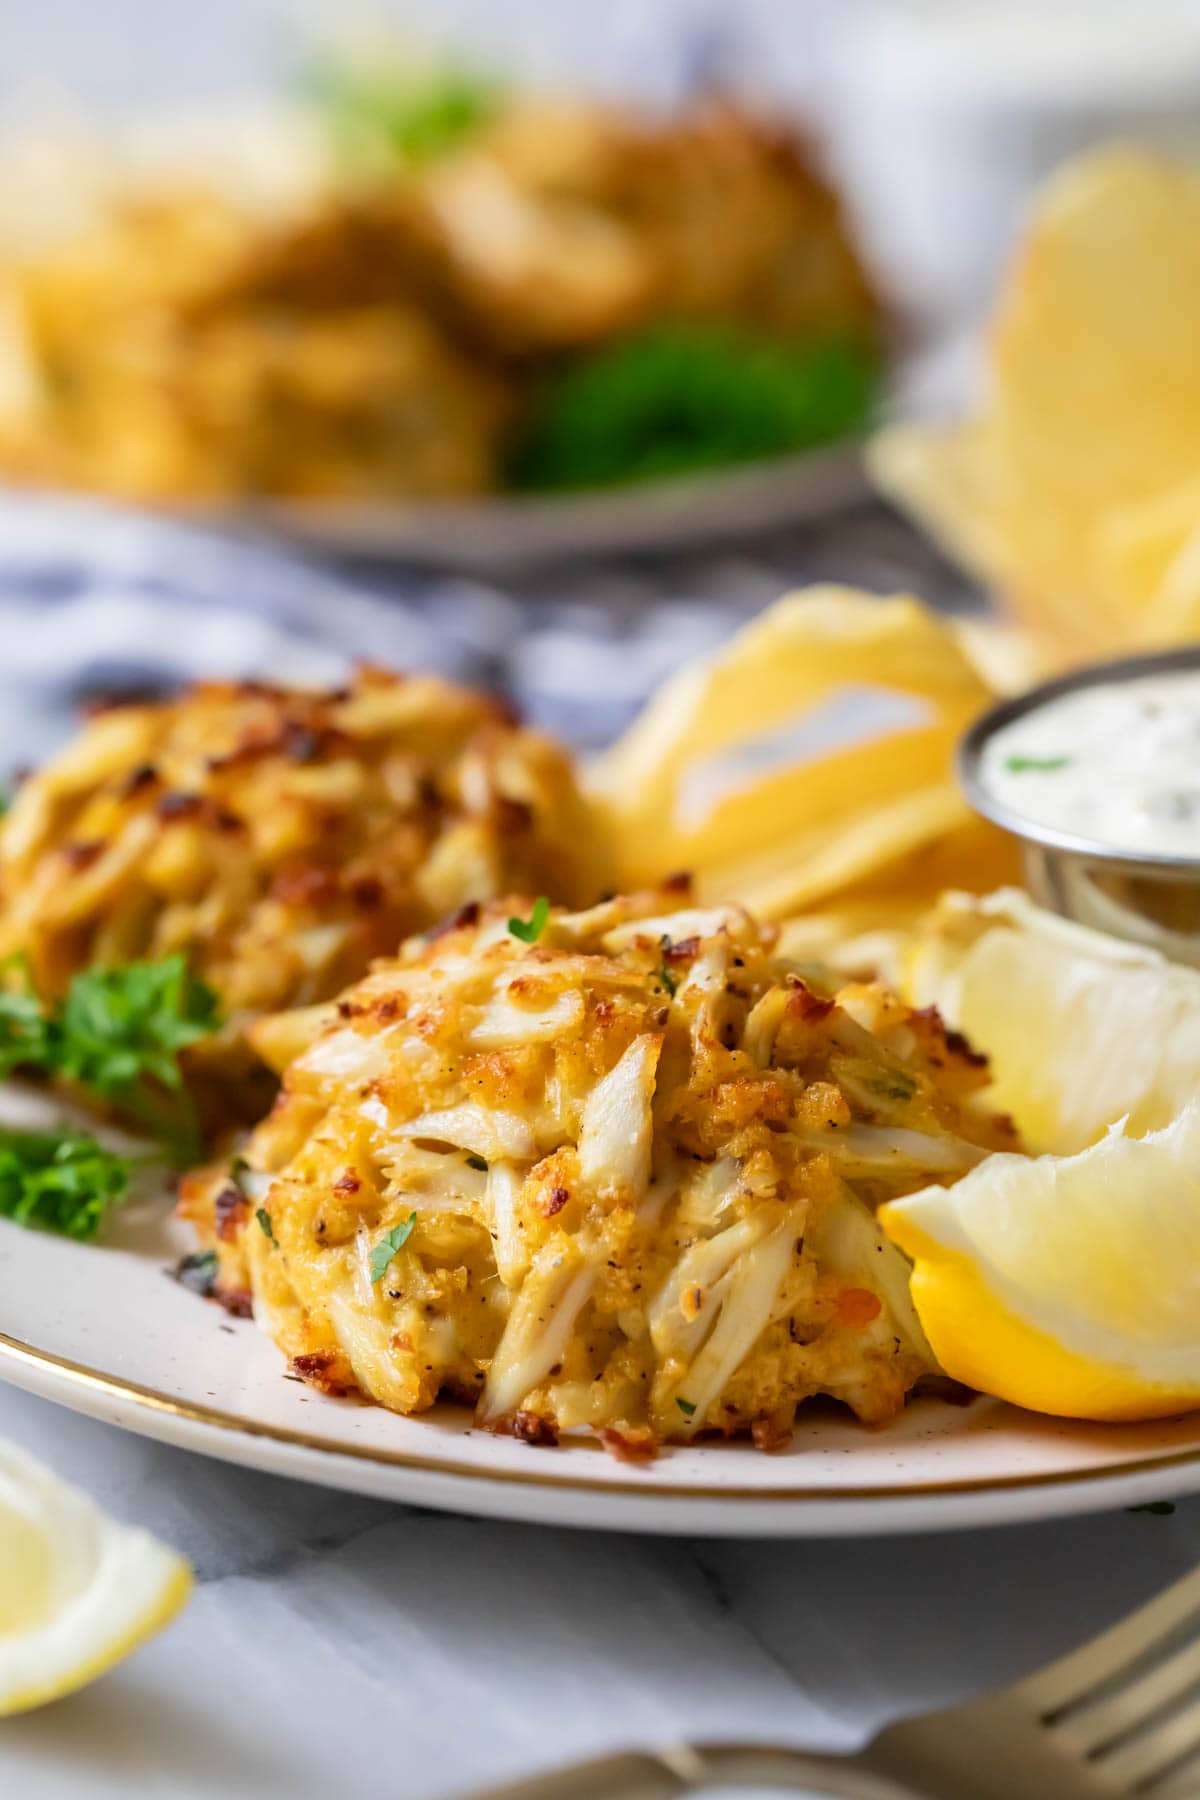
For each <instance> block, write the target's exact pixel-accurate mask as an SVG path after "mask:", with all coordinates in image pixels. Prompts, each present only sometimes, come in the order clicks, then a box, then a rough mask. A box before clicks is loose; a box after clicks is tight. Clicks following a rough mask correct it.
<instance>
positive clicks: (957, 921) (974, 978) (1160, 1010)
mask: <svg viewBox="0 0 1200 1800" xmlns="http://www.w3.org/2000/svg"><path fill="white" fill-rule="evenodd" d="M900 966H901V986H902V987H903V989H904V991H905V996H906V998H907V999H908V1000H909V1001H910V1002H911V1003H912V1004H913V1005H915V1006H929V1005H936V1006H937V1007H938V1008H939V1010H940V1011H941V1013H942V1015H943V1017H944V1018H945V1019H946V1021H947V1023H948V1024H950V1025H953V1026H955V1027H956V1028H957V1029H958V1030H959V1031H963V1032H965V1033H966V1035H967V1037H968V1038H969V1039H970V1040H971V1042H972V1044H974V1045H975V1046H976V1047H977V1048H978V1049H980V1050H984V1051H986V1052H987V1056H988V1060H989V1063H990V1067H991V1075H992V1084H993V1085H992V1086H991V1087H990V1088H989V1089H988V1091H987V1094H986V1096H985V1099H986V1103H987V1104H988V1105H989V1106H992V1107H995V1108H996V1109H997V1110H999V1111H1001V1112H1010V1113H1011V1114H1012V1115H1013V1118H1014V1119H1015V1120H1016V1123H1017V1126H1018V1128H1019V1129H1020V1132H1021V1135H1022V1137H1023V1139H1024V1141H1025V1142H1026V1143H1027V1144H1028V1145H1029V1146H1030V1147H1031V1148H1032V1149H1034V1150H1054V1151H1060V1152H1063V1153H1066V1154H1069V1153H1072V1152H1074V1151H1076V1150H1081V1149H1083V1148H1084V1147H1085V1146H1086V1145H1088V1144H1092V1143H1095V1142H1096V1140H1097V1139H1098V1138H1099V1137H1101V1136H1102V1135H1103V1133H1104V1132H1105V1131H1107V1130H1108V1128H1109V1126H1110V1125H1112V1124H1113V1122H1114V1121H1115V1120H1116V1119H1120V1118H1125V1119H1126V1120H1127V1121H1128V1124H1127V1132H1128V1134H1129V1135H1130V1136H1132V1137H1140V1136H1142V1135H1143V1134H1144V1133H1145V1132H1147V1131H1155V1130H1158V1129H1160V1128H1161V1127H1162V1126H1164V1125H1167V1124H1168V1123H1169V1122H1170V1121H1171V1120H1172V1119H1174V1118H1175V1117H1177V1116H1178V1114H1179V1113H1180V1112H1181V1111H1182V1109H1183V1107H1184V1106H1185V1105H1186V1104H1187V1102H1188V1101H1189V1100H1190V1099H1191V1097H1192V1096H1193V1095H1194V1094H1197V1093H1200V971H1197V970H1195V969H1188V968H1183V967H1181V966H1180V965H1178V964H1176V963H1171V962H1168V961H1167V960H1166V958H1165V957H1163V956H1161V955H1159V954H1158V952H1157V951H1155V950H1151V949H1143V948H1141V947H1139V946H1138V945H1135V944H1129V943H1125V942H1123V941H1121V940H1120V939H1117V938H1112V937H1108V936H1106V935H1105V934H1104V933H1102V932H1099V931H1093V930H1090V929H1088V928H1086V927H1084V926H1080V925H1073V924H1071V923H1070V922H1069V921H1068V920H1066V919H1060V918H1059V917H1057V915H1055V914H1053V913H1048V912H1044V911H1042V910H1041V909H1040V908H1039V907H1036V906H1035V905H1034V904H1033V902H1032V901H1031V900H1029V899H1028V897H1027V896H1026V895H1024V894H1022V893H1020V892H1018V891H1017V890H1015V889H1003V890H1001V891H1000V892H998V893H995V894H989V895H987V896H986V897H985V898H983V899H978V898H976V897H974V896H972V895H969V894H951V895H948V896H946V897H945V898H944V899H943V900H942V902H941V904H940V905H939V906H938V908H937V909H936V911H935V912H934V914H933V915H932V918H931V920H930V921H928V922H927V923H926V925H925V926H924V927H923V928H922V930H921V931H920V932H919V934H918V936H917V938H916V940H915V942H914V943H913V944H912V945H910V946H909V947H908V949H907V950H906V951H905V952H904V954H903V955H902V957H901V959H900Z"/></svg>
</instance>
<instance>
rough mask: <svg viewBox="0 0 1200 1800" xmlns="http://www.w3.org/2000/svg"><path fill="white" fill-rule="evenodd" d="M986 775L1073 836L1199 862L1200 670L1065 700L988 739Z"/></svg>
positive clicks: (1036, 817) (987, 781) (1025, 809)
mask: <svg viewBox="0 0 1200 1800" xmlns="http://www.w3.org/2000/svg"><path fill="white" fill-rule="evenodd" d="M979 778H980V781H981V783H982V785H983V786H984V787H985V788H986V789H987V791H988V793H990V794H993V795H994V796H995V798H996V799H997V800H1000V801H1003V803H1004V805H1005V806H1006V807H1008V808H1009V809H1010V811H1012V812H1013V813H1019V814H1021V815H1023V816H1024V817H1025V818H1026V819H1029V820H1031V821H1036V822H1037V823H1039V824H1042V825H1049V826H1052V827H1055V828H1056V829H1057V830H1059V831H1063V832H1069V833H1070V834H1071V835H1072V836H1074V837H1081V838H1089V839H1090V840H1092V842H1094V843H1099V844H1104V845H1107V846H1108V847H1110V848H1111V849H1114V850H1130V851H1138V850H1142V851H1146V852H1147V853H1148V854H1150V855H1159V856H1172V855H1184V856H1197V857H1200V668H1198V669H1179V670H1174V671H1172V672H1171V673H1170V674H1165V675H1139V676H1137V677H1136V678H1135V679H1133V680H1132V681H1114V682H1109V683H1100V684H1097V685H1096V686H1095V687H1084V688H1076V689H1075V690H1074V691H1073V692H1071V693H1067V694H1060V695H1059V697H1058V698H1057V699H1055V700H1048V701H1047V702H1046V704H1045V705H1044V706H1039V707H1036V708H1035V709H1034V710H1033V711H1032V712H1028V713H1025V714H1023V715H1022V717H1020V718H1018V719H1014V720H1013V721H1012V722H1011V724H1008V725H1005V726H1002V727H1001V729H1000V730H999V731H996V732H994V733H993V734H992V736H991V737H990V738H988V740H987V742H986V743H985V744H984V746H983V752H982V755H981V757H980V760H979Z"/></svg>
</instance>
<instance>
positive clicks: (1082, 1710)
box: [474, 1569, 1200, 1800]
mask: <svg viewBox="0 0 1200 1800" xmlns="http://www.w3.org/2000/svg"><path fill="white" fill-rule="evenodd" d="M735 1785H740V1786H741V1787H770V1788H775V1789H776V1790H778V1789H780V1788H790V1789H792V1790H793V1791H795V1792H797V1793H812V1794H825V1795H833V1796H844V1800H917V1797H918V1796H920V1797H923V1800H1112V1797H1113V1796H1114V1795H1124V1796H1125V1797H1126V1800H1135V1797H1136V1800H1197V1797H1198V1796H1200V1569H1198V1570H1196V1571H1194V1572H1193V1573H1192V1574H1191V1575H1186V1576H1185V1577H1184V1578H1183V1580H1182V1581H1179V1582H1176V1584H1175V1585H1174V1587H1170V1588H1168V1589H1167V1590H1166V1592H1165V1593H1163V1594H1160V1595H1159V1597H1158V1599H1157V1600H1152V1601H1151V1602H1150V1603H1149V1605H1148V1606H1143V1607H1142V1608H1141V1609H1140V1610H1139V1611H1137V1612H1135V1613H1132V1614H1131V1615H1130V1617H1129V1618H1127V1619H1125V1620H1123V1621H1122V1622H1121V1624H1119V1625H1114V1626H1113V1627H1112V1629H1111V1630H1109V1631H1105V1632H1103V1633H1101V1635H1100V1636H1099V1637H1097V1638H1093V1640H1092V1641H1091V1643H1090V1644H1085V1645H1084V1646H1083V1648H1082V1649H1081V1650H1076V1651H1074V1652H1073V1653H1072V1654H1071V1655H1070V1656H1064V1657H1063V1658H1062V1659H1061V1660H1060V1661H1059V1662H1055V1663H1051V1664H1050V1665H1049V1666H1048V1667H1047V1668H1045V1669H1040V1670H1039V1671H1038V1672H1037V1674H1036V1675H1030V1676H1028V1677H1027V1678H1026V1679H1025V1680H1024V1681H1017V1682H1014V1683H1013V1684H1012V1685H1011V1686H1010V1687H1006V1688H1001V1689H1000V1690H999V1692H998V1693H995V1694H986V1695H984V1696H983V1697H982V1698H981V1699H978V1700H968V1701H967V1702H966V1703H965V1704H964V1705H961V1706H951V1707H947V1708H946V1709H945V1710H944V1711H942V1712H934V1713H923V1714H920V1715H918V1716H916V1717H914V1718H910V1719H900V1720H898V1721H897V1722H896V1723H895V1724H894V1725H888V1726H886V1727H885V1728H884V1730H882V1731H881V1732H879V1734H878V1735H877V1736H876V1737H875V1738H873V1739H872V1740H871V1742H870V1743H869V1744H868V1745H867V1747H866V1749H864V1750H860V1751H859V1752H858V1753H857V1754H856V1755H853V1756H827V1755H819V1754H814V1753H809V1752H803V1751H792V1750H784V1749H762V1748H754V1747H750V1746H739V1745H730V1744H713V1745H703V1744H700V1745H690V1744H686V1745H685V1744H681V1745H676V1746H673V1747H670V1748H668V1749H664V1750H658V1751H655V1752H653V1753H650V1754H647V1755H625V1756H610V1757H602V1758H600V1759H598V1760H596V1761H592V1762H587V1763H579V1764H576V1765H575V1767H574V1768H570V1769H564V1770H561V1771H559V1772H557V1773H553V1774H549V1775H543V1776H539V1777H536V1778H535V1779H534V1780H532V1781H523V1782H516V1783H515V1784H513V1785H511V1786H508V1787H503V1788H491V1789H488V1790H487V1792H486V1793H483V1792H481V1793H477V1794H476V1795H475V1796H474V1800H681V1796H684V1795H689V1794H696V1793H701V1792H703V1791H704V1790H705V1789H709V1790H711V1789H713V1788H715V1787H723V1788H724V1787H731V1786H735Z"/></svg>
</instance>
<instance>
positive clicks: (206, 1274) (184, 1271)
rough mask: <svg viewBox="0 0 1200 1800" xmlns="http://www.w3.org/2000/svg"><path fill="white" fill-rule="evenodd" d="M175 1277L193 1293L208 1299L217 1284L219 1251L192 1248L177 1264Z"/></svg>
mask: <svg viewBox="0 0 1200 1800" xmlns="http://www.w3.org/2000/svg"><path fill="white" fill-rule="evenodd" d="M175 1279H176V1281H178V1282H179V1283H180V1285H181V1286H183V1287H185V1288H190V1289H191V1291H192V1292H193V1294H201V1295H203V1297H204V1298H205V1299H206V1300H207V1299H209V1298H210V1297H211V1295H212V1293H213V1290H214V1289H215V1287H216V1285H217V1253H216V1251H215V1250H191V1251H189V1252H188V1254H187V1255H186V1256H181V1257H180V1259H179V1261H178V1262H177V1263H176V1264H175Z"/></svg>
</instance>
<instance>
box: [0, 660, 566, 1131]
mask: <svg viewBox="0 0 1200 1800" xmlns="http://www.w3.org/2000/svg"><path fill="white" fill-rule="evenodd" d="M593 842H594V834H593V833H592V832H591V831H590V830H589V829H588V828H587V815H586V814H585V812H584V806H583V801H582V800H581V798H580V795H579V792H578V789H577V787H576V785H575V779H574V774H573V771H572V766H571V763H570V760H569V758H568V757H567V755H566V753H565V751H563V750H561V749H560V748H559V747H558V746H557V745H555V744H554V743H552V742H551V741H550V740H548V739H547V738H544V737H542V736H541V735H539V734H538V733H536V732H533V731H529V730H526V729H524V728H522V727H520V726H518V725H516V724H514V723H513V721H512V719H511V717H510V715H509V714H508V713H507V712H506V711H505V709H504V708H503V706H502V705H501V704H499V703H498V702H496V701H494V700H491V699H489V698H487V697H486V696H484V695H481V694H478V693H474V692H471V691H470V690H468V689H465V688H461V687H457V686H453V685H451V684H450V683H448V682H445V681H442V680H439V679H437V678H435V677H432V676H424V675H422V676H412V677H405V676H402V675H397V674H392V673H388V672H385V671H383V670H379V669H361V670H359V671H358V673H357V674H356V675H355V677H354V679H353V681H352V682H351V683H350V685H349V686H347V687H346V688H344V689H340V690H337V691H333V692H307V691H298V690H290V689H285V688H278V687H269V686H265V685H263V684H260V683H227V682H206V683H202V684H200V685H198V686H196V687H193V688H191V689H189V690H188V691H187V692H185V693H183V694H182V695H180V696H179V697H178V698H175V699H170V700H164V701H161V702H155V703H152V704H136V705H122V706H118V707H115V708H112V709H110V710H107V711H104V712H101V713H99V714H98V715H96V716H94V717H93V718H91V719H90V720H89V721H88V722H87V723H86V724H85V725H84V727H83V729H82V731H81V733H80V734H79V736H78V737H77V738H76V739H75V740H74V741H73V742H72V743H71V744H69V745H68V746H67V748H66V749H65V750H63V751H62V752H60V754H59V755H58V756H56V757H54V758H53V759H52V760H51V761H50V762H49V763H47V765H46V766H45V767H44V768H43V769H42V770H41V771H40V772H38V773H37V774H35V775H32V776H31V777H29V779H28V780H27V781H26V782H25V783H24V785H23V786H22V787H21V789H20V791H19V792H18V794H17V796H16V799H15V800H14V802H13V805H12V807H11V810H10V811H9V813H8V815H7V817H6V818H5V819H4V821H3V825H2V826H0V956H9V955H12V954H14V953H20V954H21V955H22V956H23V957H24V958H25V959H26V960H27V963H28V967H29V970H30V974H31V977H32V980H33V982H34V985H35V987H36V988H37V990H38V991H39V992H40V993H42V994H44V995H46V996H48V997H54V996H59V995H61V994H62V993H63V992H64V990H65V989H66V987H67V985H68V983H69V981H70V979H71V977H72V976H73V975H74V974H76V973H77V972H78V971H80V970H82V969H86V968H90V967H111V966H115V965H118V964H122V963H127V962H131V961H136V960H141V959H144V958H159V957H165V956H169V955H172V954H173V953H175V952H183V953H184V954H185V955H186V957H187V960H188V964H189V966H190V968H191V969H192V972H193V973H194V974H196V975H198V976H201V977H202V978H203V979H204V980H205V981H207V982H209V983H210V984H211V986H212V987H213V988H215V990H216V992H217V995H218V997H219V1000H220V1002H221V1008H222V1012H223V1014H224V1016H225V1018H226V1020H227V1026H226V1029H225V1032H224V1034H223V1035H222V1037H221V1038H219V1039H217V1040H215V1041H210V1043H209V1044H208V1045H206V1046H197V1047H196V1050H195V1051H193V1052H191V1053H190V1055H191V1057H192V1061H193V1066H197V1065H198V1066H199V1067H201V1068H204V1069H207V1070H208V1071H210V1072H213V1073H216V1074H218V1075H219V1074H220V1072H221V1068H222V1066H223V1065H229V1066H230V1067H231V1068H239V1067H241V1066H242V1064H243V1062H244V1055H243V1053H242V1050H241V1048H240V1047H241V1045H242V1042H243V1033H244V1028H245V1026H246V1024H247V1023H248V1022H249V1021H251V1020H253V1019H254V1018H256V1017H257V1016H258V1015H260V1014H262V1013H265V1012H273V1011H276V1010H278V1009H280V1008H285V1007H295V1006H304V1005H307V1004H310V1003H312V1002H315V1001H320V1000H324V999H327V998H328V997H330V996H331V995H334V994H336V993H338V992H339V991H340V990H341V989H342V988H343V987H344V986H345V985H346V983H347V982H351V981H354V980H356V979H358V977H360V976H361V975H362V974H363V973H364V972H365V970H366V969H367V967H368V965H369V963H370V962H371V960H372V959H373V958H374V957H376V956H379V955H382V954H385V953H387V954H392V953H394V952H395V949H396V947H397V945H398V944H400V943H401V942H402V941H403V940H404V938H405V937H407V936H408V935H409V934H410V933H412V932H415V931H421V930H423V929H425V928H426V927H427V926H429V925H430V924H431V923H432V922H433V921H435V920H437V919H440V918H442V917H444V916H445V915H446V914H447V913H449V912H451V911H453V909H455V908H456V907H459V906H462V905H464V904H465V903H467V902H469V901H476V900H481V899H485V898H488V897H490V896H491V895H494V894H496V893H502V892H504V891H506V890H507V889H509V888H511V887H512V886H513V885H514V884H516V883H520V885H522V886H529V887H532V888H533V889H534V890H535V891H545V892H547V893H551V894H554V895H556V896H558V895H562V896H564V897H572V898H575V899H578V898H580V897H586V896H588V895H590V894H591V893H593V892H594V891H595V885H596V884H595V882H594V878H593V875H592V872H591V870H590V868H589V867H588V865H587V861H586V859H587V856H588V851H589V846H590V845H591V844H592V843H593ZM243 1116H244V1115H243ZM252 1116H253V1115H252Z"/></svg>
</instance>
